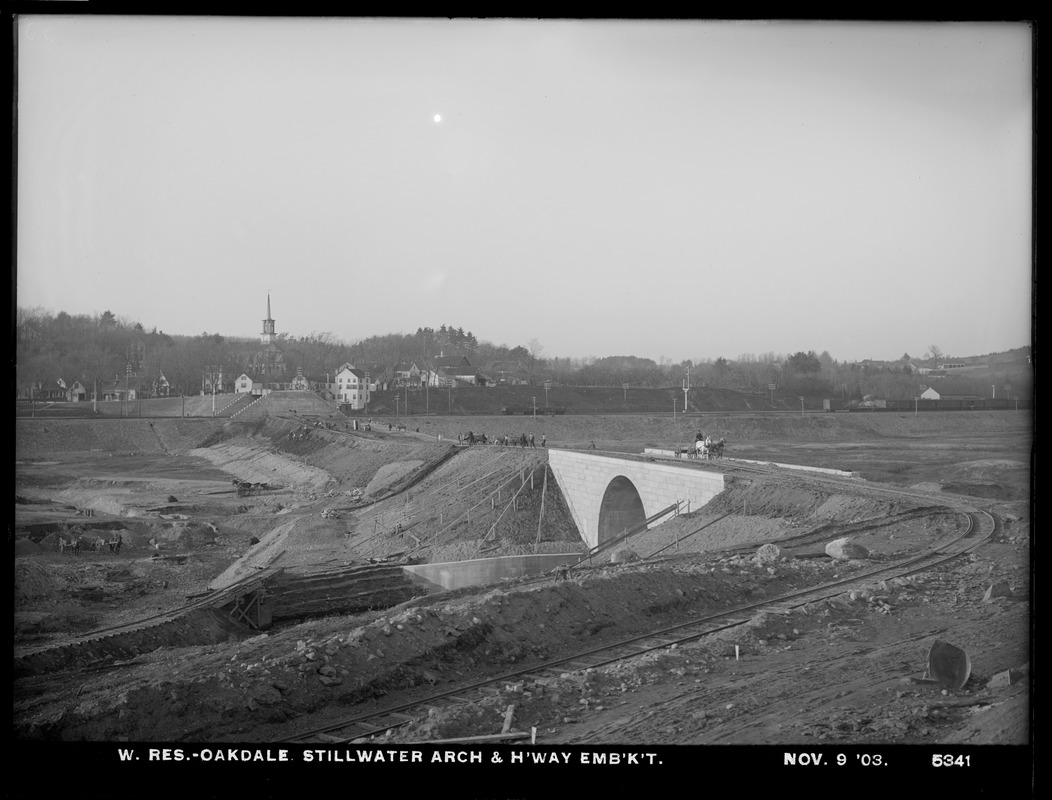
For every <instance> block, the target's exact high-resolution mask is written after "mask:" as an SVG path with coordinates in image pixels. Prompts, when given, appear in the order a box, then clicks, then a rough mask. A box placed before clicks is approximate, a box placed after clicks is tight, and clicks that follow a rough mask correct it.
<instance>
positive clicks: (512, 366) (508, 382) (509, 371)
mask: <svg viewBox="0 0 1052 800" xmlns="http://www.w3.org/2000/svg"><path fill="white" fill-rule="evenodd" d="M486 372H487V373H488V374H489V375H492V376H493V381H494V382H496V383H497V384H500V385H502V386H526V385H527V384H528V383H529V382H530V371H529V370H528V369H526V367H525V366H524V365H523V363H522V362H521V361H494V362H493V363H492V364H490V365H489V366H488V367H487V368H486Z"/></svg>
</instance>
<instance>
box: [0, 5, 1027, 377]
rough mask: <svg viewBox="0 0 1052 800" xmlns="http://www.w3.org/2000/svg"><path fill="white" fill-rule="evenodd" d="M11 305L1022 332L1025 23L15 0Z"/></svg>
mask: <svg viewBox="0 0 1052 800" xmlns="http://www.w3.org/2000/svg"><path fill="white" fill-rule="evenodd" d="M17 21H18V43H17V48H16V58H17V69H18V72H17V80H18V83H17V112H16V113H17V126H18V127H17V145H18V154H17V167H18V173H17V206H16V211H17V227H16V233H17V250H16V269H17V273H16V287H17V288H16V291H17V302H18V304H19V306H22V307H44V308H46V309H49V310H51V311H53V312H57V311H66V312H68V313H71V314H98V313H101V312H103V311H105V310H110V311H112V312H113V313H114V314H116V315H117V316H118V317H124V318H128V319H131V320H134V321H137V322H141V323H142V324H143V325H144V326H145V327H146V328H147V329H151V328H153V327H156V328H158V329H159V330H163V331H165V332H167V333H171V334H197V333H201V332H204V331H208V332H220V333H223V334H224V335H229V336H256V335H258V334H259V333H260V332H261V331H262V322H261V320H262V319H263V317H265V316H266V302H267V295H268V293H269V295H270V298H271V308H272V314H273V317H274V319H275V320H276V321H277V330H278V332H279V333H280V332H288V333H289V334H291V335H293V336H296V337H299V336H306V335H308V334H311V333H320V332H329V333H332V334H333V335H335V336H336V337H338V338H339V339H341V340H343V341H345V342H348V343H352V342H354V341H357V340H360V339H363V338H367V337H369V336H373V335H383V334H387V333H412V332H414V331H416V330H417V328H419V327H432V328H436V329H437V328H438V327H439V326H440V325H443V324H447V325H453V326H455V327H463V328H464V330H465V331H471V332H472V333H474V334H475V336H476V337H477V338H478V339H479V340H485V341H491V342H493V343H495V344H506V345H508V346H512V347H514V346H515V345H527V343H528V342H530V341H531V340H532V341H534V342H535V343H539V345H540V346H541V347H542V348H543V352H544V355H546V356H558V357H571V358H588V357H593V356H598V357H601V356H608V355H635V356H639V357H646V358H652V359H654V360H662V359H670V360H671V361H673V362H679V361H681V360H683V359H694V360H704V359H710V358H711V359H715V358H717V357H721V356H722V357H726V358H731V359H733V358H736V357H738V356H739V355H742V354H746V353H753V354H760V353H768V352H775V353H794V352H797V351H800V350H803V351H807V350H815V351H816V352H822V351H828V352H829V353H830V354H831V355H832V356H833V357H834V358H836V359H838V360H841V361H844V360H846V361H854V360H860V359H864V358H877V359H881V358H886V359H897V358H899V357H900V356H901V355H902V354H903V353H905V352H908V353H910V354H911V355H913V356H915V357H920V356H922V355H923V354H924V352H925V351H926V350H927V349H928V348H929V346H931V345H933V344H934V345H937V346H938V347H939V348H940V349H941V351H942V352H943V353H945V354H946V355H958V356H964V355H973V354H982V353H989V352H996V351H1000V350H1006V349H1010V348H1014V347H1020V346H1023V345H1027V344H1029V343H1030V341H1031V319H1032V311H1031V308H1032V306H1031V282H1032V275H1033V264H1034V256H1033V249H1034V248H1033V236H1032V204H1033V177H1032V164H1033V138H1032V137H1033V133H1032V131H1033V115H1032V101H1033V90H1032V71H1033V70H1032V56H1033V52H1032V39H1031V28H1030V26H1029V25H1028V24H1026V23H941V22H937V23H925V24H921V23H895V24H892V23H872V22H869V23H862V22H852V23H835V22H806V21H805V22H759V21H748V22H728V21H720V22H716V21H708V22H707V21H675V22H669V21H636V20H634V21H621V20H612V21H594V20H588V21H579V20H578V21H574V20H567V21H557V20H453V21H450V20H439V19H422V20H410V19H353V18H346V19H340V18H325V19H312V18H289V17H283V18H265V17H236V18H223V17H197V18H195V17H163V16H154V17H136V16H101V15H98V16H95V15H77V16H55V15H30V16H23V17H20V18H18V20H17Z"/></svg>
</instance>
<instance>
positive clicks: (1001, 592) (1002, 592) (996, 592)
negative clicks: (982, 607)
mask: <svg viewBox="0 0 1052 800" xmlns="http://www.w3.org/2000/svg"><path fill="white" fill-rule="evenodd" d="M1011 596H1012V587H1010V586H1009V585H1008V583H1007V582H1005V581H998V582H997V583H992V584H990V588H989V589H987V590H986V594H984V595H983V602H984V603H989V602H990V601H991V600H993V599H994V598H995V597H1011Z"/></svg>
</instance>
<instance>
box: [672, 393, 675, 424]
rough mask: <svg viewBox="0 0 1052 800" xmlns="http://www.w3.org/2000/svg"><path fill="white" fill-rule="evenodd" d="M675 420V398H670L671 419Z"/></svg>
mask: <svg viewBox="0 0 1052 800" xmlns="http://www.w3.org/2000/svg"><path fill="white" fill-rule="evenodd" d="M675 418H676V398H675V397H673V398H672V419H675Z"/></svg>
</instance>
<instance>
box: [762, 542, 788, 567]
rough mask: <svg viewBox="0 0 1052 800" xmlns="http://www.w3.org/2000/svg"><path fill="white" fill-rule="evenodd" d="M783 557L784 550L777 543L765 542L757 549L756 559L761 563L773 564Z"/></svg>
mask: <svg viewBox="0 0 1052 800" xmlns="http://www.w3.org/2000/svg"><path fill="white" fill-rule="evenodd" d="M781 557H782V550H781V548H780V547H779V546H778V545H776V544H765V545H763V546H762V547H761V548H760V549H759V550H757V551H756V561H757V563H759V564H773V563H774V562H775V561H777V560H778V559H779V558H781Z"/></svg>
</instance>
